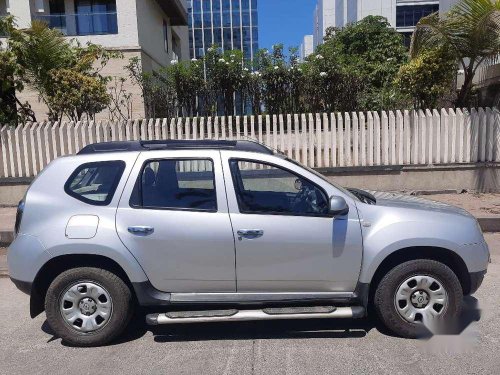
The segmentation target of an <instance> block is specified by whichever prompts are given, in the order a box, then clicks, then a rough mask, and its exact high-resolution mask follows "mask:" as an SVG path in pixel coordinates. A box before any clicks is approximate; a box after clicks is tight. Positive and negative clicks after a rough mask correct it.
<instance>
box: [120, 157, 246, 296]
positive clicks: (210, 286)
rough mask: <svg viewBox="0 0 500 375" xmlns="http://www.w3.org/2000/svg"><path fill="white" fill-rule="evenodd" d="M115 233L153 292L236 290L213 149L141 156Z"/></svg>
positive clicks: (122, 202) (231, 242)
mask: <svg viewBox="0 0 500 375" xmlns="http://www.w3.org/2000/svg"><path fill="white" fill-rule="evenodd" d="M116 228H117V232H118V235H119V237H120V239H121V240H122V242H123V243H124V244H125V246H126V247H127V248H128V249H129V250H130V251H131V252H132V254H133V255H134V256H135V257H136V258H137V260H138V261H139V263H140V264H141V266H142V267H143V269H144V271H145V272H146V274H147V276H148V278H149V280H150V281H151V283H152V284H153V286H154V287H155V288H156V289H158V290H161V291H165V292H187V293H190V292H191V293H192V292H235V291H236V279H235V251H234V237H233V232H232V228H231V223H230V220H229V213H228V208H227V200H226V193H225V188H224V180H223V173H222V166H221V160H220V153H219V152H218V151H211V150H198V151H182V150H180V151H150V152H143V153H141V154H140V156H139V158H138V160H137V163H136V164H135V166H134V169H133V171H132V173H131V175H130V178H129V181H128V182H127V186H126V187H125V190H124V192H123V195H122V198H121V200H120V204H119V207H118V211H117V215H116Z"/></svg>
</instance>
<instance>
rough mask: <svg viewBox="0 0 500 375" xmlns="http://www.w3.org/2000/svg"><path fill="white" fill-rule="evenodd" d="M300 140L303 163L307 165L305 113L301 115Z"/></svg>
mask: <svg viewBox="0 0 500 375" xmlns="http://www.w3.org/2000/svg"><path fill="white" fill-rule="evenodd" d="M300 141H301V146H300V148H301V150H300V151H301V152H300V155H301V158H302V164H305V165H307V121H306V115H305V114H301V115H300Z"/></svg>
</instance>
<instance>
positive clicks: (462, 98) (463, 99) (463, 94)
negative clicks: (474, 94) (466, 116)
mask: <svg viewBox="0 0 500 375" xmlns="http://www.w3.org/2000/svg"><path fill="white" fill-rule="evenodd" d="M464 74H465V77H464V83H463V85H462V87H461V88H460V92H459V93H458V96H457V101H456V103H455V106H456V107H457V108H465V107H468V106H469V104H470V92H471V90H472V81H473V79H474V67H473V65H472V64H471V65H469V66H468V67H467V70H464Z"/></svg>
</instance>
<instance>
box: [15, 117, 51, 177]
mask: <svg viewBox="0 0 500 375" xmlns="http://www.w3.org/2000/svg"><path fill="white" fill-rule="evenodd" d="M19 126H21V125H19ZM22 128H23V133H22V134H23V153H24V166H25V171H26V177H29V176H32V174H31V173H30V145H29V143H28V142H29V137H28V132H29V128H30V123H29V122H28V123H26V124H24V126H22ZM57 138H58V137H57V136H56V133H55V132H54V134H53V139H56V141H55V142H57Z"/></svg>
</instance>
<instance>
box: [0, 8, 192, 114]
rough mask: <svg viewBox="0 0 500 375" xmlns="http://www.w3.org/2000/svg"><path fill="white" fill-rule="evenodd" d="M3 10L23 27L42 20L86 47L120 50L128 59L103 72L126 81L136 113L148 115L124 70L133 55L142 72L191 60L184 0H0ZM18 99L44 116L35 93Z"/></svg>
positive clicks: (1, 12) (113, 63)
mask: <svg viewBox="0 0 500 375" xmlns="http://www.w3.org/2000/svg"><path fill="white" fill-rule="evenodd" d="M2 14H4V15H6V14H11V15H13V16H15V17H16V23H17V25H18V27H20V28H25V27H29V25H30V24H31V22H32V21H33V20H40V21H43V22H45V23H47V24H48V25H49V27H51V28H54V29H57V30H60V31H61V33H63V34H64V35H65V36H67V38H68V39H76V40H77V41H78V42H80V43H81V44H82V45H85V44H86V43H87V42H92V43H95V44H100V45H102V46H103V47H105V48H106V49H109V50H117V51H120V52H122V53H123V55H124V58H123V59H116V60H111V61H110V62H109V63H108V65H107V66H106V67H105V69H104V70H103V71H102V74H103V75H109V76H114V77H118V78H120V77H123V78H126V79H127V83H126V87H125V88H126V90H127V92H129V93H131V94H132V98H133V100H132V116H133V117H141V116H144V103H143V102H142V98H141V92H140V90H139V88H138V87H136V86H134V85H132V83H131V82H130V80H129V77H128V73H127V72H126V71H125V70H124V66H125V65H127V64H128V62H129V59H130V58H132V57H137V58H139V59H140V61H141V64H142V69H143V71H154V70H157V69H159V68H161V67H165V66H168V65H169V64H170V63H171V62H172V61H173V60H176V61H177V60H183V59H188V58H189V39H188V26H187V25H188V23H187V21H188V17H187V1H186V0H0V15H2ZM18 98H19V99H20V100H21V101H28V102H29V103H30V104H31V105H32V108H33V110H34V111H35V113H36V114H37V117H38V118H44V114H45V113H46V112H47V109H46V108H44V106H43V105H42V103H40V102H39V100H38V97H37V94H36V93H35V92H30V90H24V91H23V92H22V93H20V94H19V95H18ZM100 116H106V114H105V113H103V114H100Z"/></svg>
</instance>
